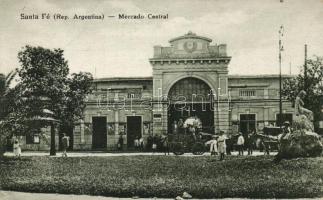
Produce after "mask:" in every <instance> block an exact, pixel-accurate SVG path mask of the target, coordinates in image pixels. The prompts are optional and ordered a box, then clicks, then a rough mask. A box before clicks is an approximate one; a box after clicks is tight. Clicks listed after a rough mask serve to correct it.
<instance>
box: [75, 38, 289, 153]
mask: <svg viewBox="0 0 323 200" xmlns="http://www.w3.org/2000/svg"><path fill="white" fill-rule="evenodd" d="M169 43H170V45H169V46H167V47H163V46H154V49H153V50H154V53H153V57H152V58H150V59H149V62H150V64H151V66H152V69H153V74H152V76H151V77H129V78H116V77H115V78H100V79H95V80H94V82H93V84H94V88H95V91H94V93H93V94H92V95H90V96H89V97H88V101H87V107H86V109H85V112H84V119H83V120H81V121H80V122H79V123H77V124H76V126H75V129H74V133H73V149H75V150H95V149H98V150H116V149H117V143H118V139H119V137H120V135H121V134H122V135H123V136H124V143H125V147H126V148H127V149H132V148H133V146H134V140H135V139H136V138H141V137H142V138H143V139H144V140H146V138H147V137H148V136H149V135H162V134H164V135H166V134H170V133H172V132H173V125H174V124H176V123H178V121H179V120H183V122H184V124H188V123H191V121H196V122H197V123H198V126H199V127H200V130H201V131H203V132H207V133H211V134H216V133H218V132H219V131H220V130H223V131H225V132H226V133H227V134H233V133H237V132H239V131H240V132H243V133H246V132H249V131H250V130H255V131H261V130H262V128H263V127H264V126H269V125H277V121H278V120H277V119H278V117H279V115H278V114H279V76H278V75H247V76H246V75H229V74H228V72H229V71H228V65H229V64H230V60H231V57H230V56H229V55H227V46H226V44H214V43H213V44H212V40H211V39H210V38H207V37H203V36H199V35H196V34H194V33H192V32H189V33H187V34H185V35H183V36H179V37H176V38H173V39H171V40H169ZM291 77H292V76H289V75H283V79H286V78H291ZM282 117H283V118H284V120H290V121H292V118H293V108H292V105H291V103H290V102H288V101H287V100H283V116H282Z"/></svg>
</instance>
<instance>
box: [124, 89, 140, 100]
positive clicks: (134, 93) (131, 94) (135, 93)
mask: <svg viewBox="0 0 323 200" xmlns="http://www.w3.org/2000/svg"><path fill="white" fill-rule="evenodd" d="M127 97H128V99H130V98H132V99H140V98H141V89H131V90H129V91H128V93H127Z"/></svg>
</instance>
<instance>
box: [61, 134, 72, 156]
mask: <svg viewBox="0 0 323 200" xmlns="http://www.w3.org/2000/svg"><path fill="white" fill-rule="evenodd" d="M62 144H63V145H62V146H63V154H62V156H63V157H67V148H68V147H69V146H70V137H68V136H66V135H65V133H63V137H62Z"/></svg>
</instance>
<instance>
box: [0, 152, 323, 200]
mask: <svg viewBox="0 0 323 200" xmlns="http://www.w3.org/2000/svg"><path fill="white" fill-rule="evenodd" d="M272 160H273V157H272V156H257V157H247V156H246V157H236V156H230V157H227V160H226V161H225V162H219V161H217V160H215V159H213V158H210V157H180V156H178V157H177V156H129V157H121V156H120V157H80V158H75V157H74V158H58V157H23V158H20V159H17V158H8V157H7V158H5V159H4V160H2V161H0V187H1V188H0V189H3V190H15V191H25V192H45V193H65V194H70V193H72V194H90V195H104V196H115V197H132V196H140V197H165V198H166V197H169V198H174V197H176V196H178V195H181V194H182V193H183V192H184V191H187V192H188V193H190V194H192V196H193V197H194V198H224V197H248V198H304V197H323V181H322V180H323V158H322V157H320V158H301V159H294V160H283V161H281V162H280V163H278V164H275V163H273V162H272Z"/></svg>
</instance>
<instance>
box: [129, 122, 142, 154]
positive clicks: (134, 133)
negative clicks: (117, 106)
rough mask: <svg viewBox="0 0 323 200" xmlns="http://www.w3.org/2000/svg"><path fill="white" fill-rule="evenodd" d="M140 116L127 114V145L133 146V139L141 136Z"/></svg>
mask: <svg viewBox="0 0 323 200" xmlns="http://www.w3.org/2000/svg"><path fill="white" fill-rule="evenodd" d="M141 123H142V120H141V116H127V147H128V148H133V147H134V140H135V139H136V138H140V137H141V128H142V127H141Z"/></svg>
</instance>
